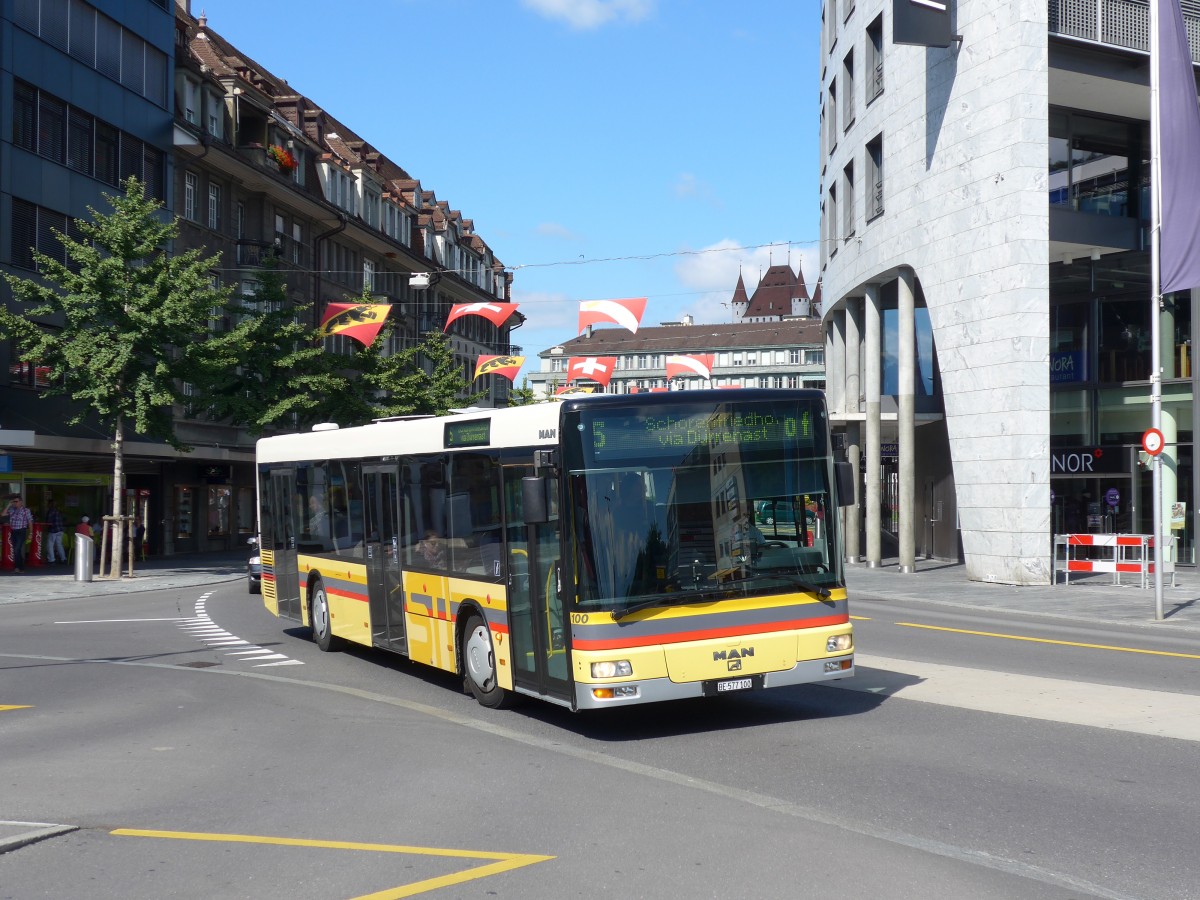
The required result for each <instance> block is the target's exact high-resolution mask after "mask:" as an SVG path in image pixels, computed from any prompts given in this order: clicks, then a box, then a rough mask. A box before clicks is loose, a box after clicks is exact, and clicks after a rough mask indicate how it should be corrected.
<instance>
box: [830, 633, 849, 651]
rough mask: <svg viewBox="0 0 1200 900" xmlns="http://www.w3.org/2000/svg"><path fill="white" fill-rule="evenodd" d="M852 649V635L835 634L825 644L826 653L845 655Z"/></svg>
mask: <svg viewBox="0 0 1200 900" xmlns="http://www.w3.org/2000/svg"><path fill="white" fill-rule="evenodd" d="M853 647H854V635H851V634H835V635H834V636H833V637H831V638H829V640H827V641H826V642H825V652H826V653H845V652H846V651H847V650H850V649H851V648H853Z"/></svg>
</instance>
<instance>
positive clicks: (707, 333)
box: [529, 265, 825, 396]
mask: <svg viewBox="0 0 1200 900" xmlns="http://www.w3.org/2000/svg"><path fill="white" fill-rule="evenodd" d="M813 293H814V295H815V297H810V296H809V293H808V290H807V288H806V287H805V284H804V278H803V276H802V275H801V274H800V273H798V272H796V271H793V270H792V267H791V266H790V265H777V266H771V267H770V268H769V269H768V270H767V271H766V272H765V273H764V274H763V276H762V277H761V278H760V279H759V283H758V285H757V286H756V287H755V290H754V293H753V294H752V295H747V293H746V286H745V282H744V281H743V279H742V276H741V275H739V276H738V281H737V286H736V287H735V288H734V292H733V295H732V297H731V298H730V301H729V303H728V304H727V305H728V306H729V307H730V309H731V313H730V318H731V319H732V321H731V322H729V323H723V324H712V325H697V324H695V323H694V322H693V321H692V319H691V317H690V316H688V317H685V318H684V320H683V321H681V322H665V323H663V324H662V325H659V326H652V327H642V328H639V329H638V330H637V333H636V334H634V333H631V332H629V331H626V330H625V329H623V328H595V329H592V328H589V329H588V330H587V331H586V332H585V333H584V334H581V335H579V336H577V337H575V338H572V339H571V340H569V341H564V342H563V343H562V344H560V345H558V346H555V347H551V348H549V349H546V350H543V351H541V352H540V353H539V354H538V358H539V360H540V367H539V371H537V372H531V373H530V375H529V382H530V385H531V386H532V387H534V388H535V389H537V391H538V392H539V394H541V395H542V396H553V395H554V394H555V392H556V391H558V390H560V389H562V388H565V387H567V386H568V384H573V385H575V386H578V387H587V388H591V389H592V390H600V391H603V392H605V393H609V394H629V393H636V392H638V391H655V390H684V389H697V388H742V387H752V388H760V387H761V388H823V387H824V386H825V345H824V338H823V336H822V331H821V323H820V320H819V319H817V318H815V317H812V316H811V315H810V313H811V312H812V310H813V309H815V308H816V305H817V304H819V302H820V286H819V285H818V287H817V288H816V289H815V291H814V292H813ZM690 355H697V356H709V355H711V356H712V362H713V367H712V370H711V378H702V377H700V376H699V375H687V376H676V377H668V375H667V361H668V358H669V357H671V356H690ZM576 357H613V358H614V359H615V368H614V369H613V370H612V372H611V379H610V380H609V381H608V384H607V385H601V384H600V383H599V382H598V381H594V380H589V379H586V378H584V379H572V378H571V373H570V368H569V364H570V360H571V359H572V358H576Z"/></svg>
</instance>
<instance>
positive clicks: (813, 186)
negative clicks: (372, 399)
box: [192, 0, 820, 383]
mask: <svg viewBox="0 0 1200 900" xmlns="http://www.w3.org/2000/svg"><path fill="white" fill-rule="evenodd" d="M251 8H252V9H253V12H252V13H251V14H247V9H248V7H247V4H246V3H245V2H234V0H192V11H193V14H196V15H199V13H200V12H201V11H202V10H203V12H205V13H206V14H207V16H208V24H209V27H210V28H212V29H214V30H215V31H217V32H218V33H219V34H221V35H222V36H224V37H225V38H226V39H227V40H229V41H230V42H231V43H233V44H234V45H235V46H236V47H237V48H238V49H239V50H241V51H242V52H243V53H244V54H246V55H247V56H248V57H250V58H252V59H254V60H255V61H256V62H258V63H259V64H260V65H262V66H263V67H264V68H266V69H267V70H268V71H270V72H272V73H273V74H275V75H276V76H278V77H281V78H284V79H286V80H287V81H288V82H289V83H290V84H291V85H292V86H293V87H294V88H295V89H296V90H297V91H299V92H301V93H303V94H304V95H305V96H307V97H309V98H310V99H312V100H313V101H314V102H315V103H317V104H318V105H319V106H321V107H323V108H324V109H326V110H327V111H328V112H329V113H330V114H331V115H333V116H335V117H336V118H338V119H339V120H341V121H343V122H345V123H346V125H347V126H349V127H350V128H352V129H353V130H354V131H356V132H357V133H358V134H359V135H360V136H361V137H363V138H364V139H365V140H367V141H369V142H370V143H371V144H373V145H374V146H376V147H378V148H379V149H380V151H382V152H383V153H384V154H385V155H387V156H388V157H389V158H391V159H393V160H395V161H396V162H397V163H398V164H399V165H401V166H403V167H404V168H405V169H406V170H407V171H408V172H409V174H411V175H412V176H413V177H414V178H417V179H419V180H420V181H421V183H422V185H423V186H424V187H425V188H426V189H432V190H433V191H435V192H436V194H437V196H438V199H440V200H446V201H448V202H449V203H450V205H451V207H452V208H454V209H458V210H461V212H462V214H463V215H464V216H465V217H467V218H470V219H473V220H474V223H475V230H476V232H477V233H478V234H479V235H480V236H481V237H482V238H483V239H484V240H485V241H487V243H488V245H489V246H491V248H492V249H493V251H494V252H495V254H496V256H497V258H499V259H500V260H501V261H502V262H503V263H504V264H505V265H506V266H508V267H509V268H510V269H512V270H513V271H514V280H513V299H514V300H515V301H516V302H518V303H520V304H521V312H523V313H525V314H526V317H527V319H528V321H527V322H526V324H525V325H524V326H523V327H522V328H520V329H519V330H517V331H516V332H514V333H513V340H514V342H515V343H517V344H520V345H521V346H522V348H523V352H524V353H525V354H526V356H527V357H529V358H530V359H529V360H528V361H527V363H526V370H529V369H530V368H532V367H535V365H536V360H535V359H534V357H536V354H537V353H538V352H539V351H541V350H545V349H547V348H548V347H551V346H553V345H554V344H556V343H559V342H561V341H564V340H568V339H570V338H571V337H574V336H575V334H576V324H577V315H578V301H580V300H592V299H610V298H623V297H648V298H649V303H648V304H647V308H646V313H645V316H644V317H643V319H642V323H643V325H657V324H658V323H659V322H663V321H677V320H678V319H679V318H680V317H681V316H683V315H685V314H688V313H690V314H691V315H693V316H694V317H695V319H696V321H697V322H699V323H710V322H720V321H728V320H729V317H730V313H729V309H728V307H727V306H722V305H721V303H722V302H723V301H724V302H728V300H729V298H730V295H731V294H732V293H733V289H734V286H735V284H736V281H737V275H738V268H739V265H740V266H741V267H742V271H743V272H744V274H745V278H746V282H747V288H748V289H749V290H753V286H754V284H755V283H756V282H757V279H758V275H759V272H760V271H761V270H763V269H765V267H766V266H767V265H769V264H770V263H771V262H772V261H773V262H775V263H782V262H788V261H789V260H790V261H791V263H792V266H793V268H795V267H797V266H800V265H801V263H802V262H803V274H804V278H805V280H806V282H807V283H808V284H809V287H810V290H811V288H812V285H813V284H814V283H815V281H816V275H817V270H816V260H817V254H816V241H817V237H818V234H819V230H818V222H819V209H818V192H817V185H818V172H817V141H818V127H819V122H818V112H819V107H818V99H817V98H818V81H817V78H818V74H819V73H818V45H819V32H820V5H819V3H818V2H817V0H745V2H741V3H733V2H725V0H342V2H340V3H337V4H330V3H328V2H321V3H317V2H313V0H289V2H288V3H284V4H280V5H278V6H277V7H276V8H277V10H278V14H277V15H270V16H267V15H265V14H264V8H265V7H264V5H263V4H257V3H256V4H252V6H251ZM768 245H774V246H768ZM722 248H757V249H741V250H736V249H722ZM631 257H654V258H653V259H633V258H631ZM604 260H612V261H604ZM518 383H519V380H518Z"/></svg>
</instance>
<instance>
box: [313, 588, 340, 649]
mask: <svg viewBox="0 0 1200 900" xmlns="http://www.w3.org/2000/svg"><path fill="white" fill-rule="evenodd" d="M310 596H311V597H312V606H311V607H310V608H309V621H311V622H312V636H313V643H314V644H316V645H317V649H318V650H324V651H325V652H329V651H330V650H332V649H333V648H334V637H333V623H332V621H331V620H330V618H329V595H328V594H326V593H325V584H324V582H322V581H321V580H320V579H319V578H318V579H317V580H316V581H314V582H313V586H312V590H311V592H310Z"/></svg>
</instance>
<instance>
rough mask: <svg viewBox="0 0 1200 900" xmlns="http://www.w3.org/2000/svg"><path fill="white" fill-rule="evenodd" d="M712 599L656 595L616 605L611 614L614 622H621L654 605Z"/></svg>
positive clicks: (710, 601)
mask: <svg viewBox="0 0 1200 900" xmlns="http://www.w3.org/2000/svg"><path fill="white" fill-rule="evenodd" d="M712 602H713V601H712V600H701V599H700V598H699V597H687V596H680V597H678V599H676V597H655V598H654V599H653V600H642V601H641V602H639V603H634V604H632V605H631V606H614V607H613V608H612V609H610V610H609V611H608V612H609V615H611V616H612V617H613V621H614V622H619V621H621V620H622V619H623V618H625V617H626V616H628V615H632V614H633V613H635V612H638V611H640V610H643V609H649V608H650V607H652V606H683V605H684V604H685V603H712Z"/></svg>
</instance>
